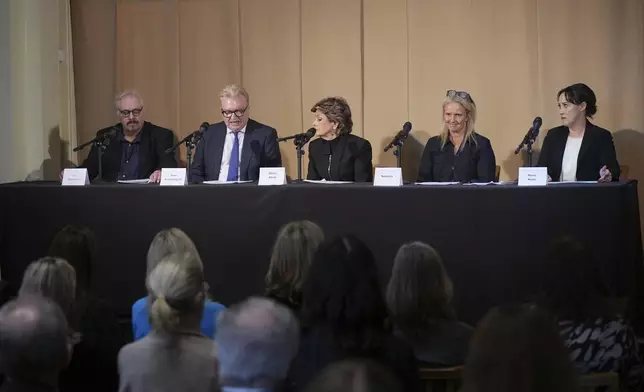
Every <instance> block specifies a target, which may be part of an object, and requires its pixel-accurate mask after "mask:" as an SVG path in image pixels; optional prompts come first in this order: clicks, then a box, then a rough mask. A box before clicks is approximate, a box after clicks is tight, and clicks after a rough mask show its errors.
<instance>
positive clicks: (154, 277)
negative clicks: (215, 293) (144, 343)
mask: <svg viewBox="0 0 644 392" xmlns="http://www.w3.org/2000/svg"><path fill="white" fill-rule="evenodd" d="M147 287H148V293H149V296H148V301H149V307H150V321H151V323H152V327H153V328H154V329H155V330H157V331H165V332H177V331H179V330H181V329H190V328H191V327H195V326H197V327H198V326H199V323H200V321H201V315H202V313H203V306H204V301H205V295H206V294H205V280H204V274H203V269H202V265H201V261H200V260H199V259H198V256H197V255H196V254H195V253H194V252H185V253H174V254H171V255H169V256H167V257H165V258H164V259H163V260H161V261H160V262H159V264H158V265H157V266H156V268H154V270H153V271H152V272H151V273H150V275H148V278H147Z"/></svg>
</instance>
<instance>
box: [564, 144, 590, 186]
mask: <svg viewBox="0 0 644 392" xmlns="http://www.w3.org/2000/svg"><path fill="white" fill-rule="evenodd" d="M583 140H584V137H583V136H582V137H570V136H568V140H567V141H566V149H565V150H564V154H563V160H562V162H561V177H560V178H559V181H577V158H578V157H579V150H580V149H581V142H582V141H583Z"/></svg>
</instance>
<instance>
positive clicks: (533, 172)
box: [519, 167, 548, 186]
mask: <svg viewBox="0 0 644 392" xmlns="http://www.w3.org/2000/svg"><path fill="white" fill-rule="evenodd" d="M546 184H548V168H547V167H520V168H519V186H543V185H546Z"/></svg>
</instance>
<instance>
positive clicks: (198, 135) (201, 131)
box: [165, 121, 210, 154]
mask: <svg viewBox="0 0 644 392" xmlns="http://www.w3.org/2000/svg"><path fill="white" fill-rule="evenodd" d="M209 126H210V124H208V122H206V121H204V122H203V123H201V126H200V127H199V129H198V130H196V131H194V132H192V133H191V134H189V135H188V136H186V137H184V138H183V139H181V141H179V142H178V143H177V144H175V145H174V146H172V147H170V148H168V149H167V150H165V153H166V154H172V153H173V152H174V150H176V149H177V147H179V146H180V145H182V144H184V143H188V142H190V143H195V142H198V141H199V139H201V137H202V136H203V134H204V132H206V130H207V129H208V127H209Z"/></svg>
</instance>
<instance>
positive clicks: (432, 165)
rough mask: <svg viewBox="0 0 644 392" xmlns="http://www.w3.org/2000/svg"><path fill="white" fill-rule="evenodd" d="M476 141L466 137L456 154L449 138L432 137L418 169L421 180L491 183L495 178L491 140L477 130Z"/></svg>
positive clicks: (494, 159) (419, 179)
mask: <svg viewBox="0 0 644 392" xmlns="http://www.w3.org/2000/svg"><path fill="white" fill-rule="evenodd" d="M474 141H475V142H474V143H472V142H470V141H469V140H464V141H463V143H464V144H463V145H462V146H461V148H460V150H459V151H458V152H457V153H454V144H452V142H451V141H450V140H449V139H448V140H447V142H446V143H445V146H443V147H442V148H441V138H440V136H434V137H431V138H429V140H428V141H427V144H426V145H425V149H424V150H423V155H422V157H421V158H420V166H419V168H418V181H419V182H452V181H455V182H463V183H465V182H490V181H494V180H495V178H494V177H495V175H496V158H495V156H494V151H493V150H492V144H491V143H490V139H488V138H486V137H484V136H481V135H479V134H478V133H474Z"/></svg>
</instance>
